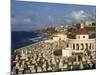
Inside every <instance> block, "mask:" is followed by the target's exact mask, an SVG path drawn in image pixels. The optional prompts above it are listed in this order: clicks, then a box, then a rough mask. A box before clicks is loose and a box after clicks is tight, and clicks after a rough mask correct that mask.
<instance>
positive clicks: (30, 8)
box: [11, 0, 96, 31]
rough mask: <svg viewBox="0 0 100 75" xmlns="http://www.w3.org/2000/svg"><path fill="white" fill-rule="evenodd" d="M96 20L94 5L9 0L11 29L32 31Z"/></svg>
mask: <svg viewBox="0 0 100 75" xmlns="http://www.w3.org/2000/svg"><path fill="white" fill-rule="evenodd" d="M81 20H83V21H86V20H89V21H90V20H96V6H90V5H73V4H58V3H43V2H25V1H16V0H11V30H12V31H32V30H36V29H44V28H47V27H50V26H59V25H70V24H74V23H79V22H80V21H81Z"/></svg>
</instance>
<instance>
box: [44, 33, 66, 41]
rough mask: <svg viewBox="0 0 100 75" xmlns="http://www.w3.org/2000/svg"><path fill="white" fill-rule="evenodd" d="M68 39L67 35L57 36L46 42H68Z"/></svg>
mask: <svg viewBox="0 0 100 75" xmlns="http://www.w3.org/2000/svg"><path fill="white" fill-rule="evenodd" d="M67 39H68V38H67V35H65V34H56V35H54V36H53V37H52V39H48V40H45V41H44V42H47V43H53V42H56V41H59V40H63V41H66V40H67Z"/></svg>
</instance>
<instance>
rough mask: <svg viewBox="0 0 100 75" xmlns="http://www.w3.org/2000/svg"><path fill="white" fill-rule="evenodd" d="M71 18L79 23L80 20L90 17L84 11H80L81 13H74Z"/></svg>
mask: <svg viewBox="0 0 100 75" xmlns="http://www.w3.org/2000/svg"><path fill="white" fill-rule="evenodd" d="M70 17H71V18H72V19H74V20H76V21H78V20H85V19H86V18H87V17H88V15H87V13H86V12H84V11H83V10H80V11H72V13H71V14H70Z"/></svg>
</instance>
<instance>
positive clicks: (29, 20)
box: [24, 18, 32, 23]
mask: <svg viewBox="0 0 100 75" xmlns="http://www.w3.org/2000/svg"><path fill="white" fill-rule="evenodd" d="M24 22H26V23H31V22H32V20H31V19H30V18H25V19H24Z"/></svg>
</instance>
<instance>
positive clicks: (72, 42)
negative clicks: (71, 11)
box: [68, 24, 95, 53]
mask: <svg viewBox="0 0 100 75" xmlns="http://www.w3.org/2000/svg"><path fill="white" fill-rule="evenodd" d="M75 37H76V38H75V39H70V38H69V39H68V45H69V47H70V48H71V49H72V50H73V52H78V53H80V52H84V51H85V50H90V51H95V38H92V39H90V38H89V34H88V32H87V30H86V29H85V28H84V24H81V25H80V28H79V29H77V31H76V35H75Z"/></svg>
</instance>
